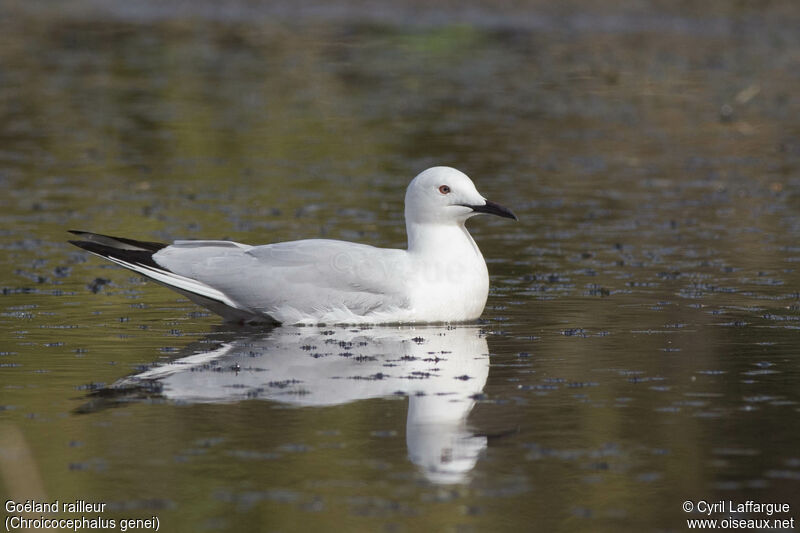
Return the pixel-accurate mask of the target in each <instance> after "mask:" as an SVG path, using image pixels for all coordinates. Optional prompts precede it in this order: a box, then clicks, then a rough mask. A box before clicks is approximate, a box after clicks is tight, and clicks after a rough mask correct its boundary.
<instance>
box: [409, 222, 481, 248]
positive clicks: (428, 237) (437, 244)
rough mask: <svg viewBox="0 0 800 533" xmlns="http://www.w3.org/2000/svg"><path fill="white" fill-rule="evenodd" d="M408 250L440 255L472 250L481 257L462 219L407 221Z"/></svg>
mask: <svg viewBox="0 0 800 533" xmlns="http://www.w3.org/2000/svg"><path fill="white" fill-rule="evenodd" d="M406 232H407V233H408V251H409V253H411V254H415V255H417V254H425V255H442V254H447V255H450V254H454V253H465V252H472V253H474V254H476V255H477V256H478V257H483V256H482V255H481V252H480V250H479V249H478V245H477V244H475V241H474V240H473V238H472V235H470V234H469V231H467V228H466V227H464V222H463V221H453V222H447V223H430V222H426V223H420V222H407V223H406Z"/></svg>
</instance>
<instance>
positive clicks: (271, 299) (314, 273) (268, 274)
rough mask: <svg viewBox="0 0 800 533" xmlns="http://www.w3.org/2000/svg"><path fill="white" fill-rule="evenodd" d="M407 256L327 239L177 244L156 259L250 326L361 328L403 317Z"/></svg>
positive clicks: (405, 307)
mask: <svg viewBox="0 0 800 533" xmlns="http://www.w3.org/2000/svg"><path fill="white" fill-rule="evenodd" d="M407 255H408V254H407V252H406V251H405V250H394V249H385V248H376V247H374V246H368V245H365V244H358V243H351V242H345V241H336V240H328V239H308V240H300V241H292V242H283V243H276V244H266V245H262V246H247V245H241V244H238V243H230V242H219V241H177V242H176V243H175V244H173V245H170V246H167V247H166V248H163V249H162V250H160V251H159V252H157V253H156V254H155V255H153V260H154V261H155V262H156V263H158V264H160V265H162V266H163V267H165V268H166V269H168V270H169V271H171V272H174V273H175V274H178V275H180V276H185V277H187V278H191V279H194V280H197V281H199V282H201V283H204V284H206V285H208V286H210V287H214V288H215V289H217V290H219V291H220V292H222V293H223V294H224V295H225V296H227V297H228V298H229V299H230V300H231V301H232V302H234V303H235V304H236V305H237V307H238V309H239V310H240V311H241V312H243V313H245V314H247V313H249V314H251V315H252V319H258V318H261V319H272V320H273V321H275V322H281V323H289V324H295V323H342V322H347V323H357V322H376V321H387V320H388V321H402V320H403V319H404V318H406V315H407V313H408V312H409V310H410V302H409V300H408V296H407V295H408V291H407V290H406V281H407V280H406V278H405V277H404V275H403V272H404V271H405V270H407V266H408V257H407ZM392 317H394V318H392Z"/></svg>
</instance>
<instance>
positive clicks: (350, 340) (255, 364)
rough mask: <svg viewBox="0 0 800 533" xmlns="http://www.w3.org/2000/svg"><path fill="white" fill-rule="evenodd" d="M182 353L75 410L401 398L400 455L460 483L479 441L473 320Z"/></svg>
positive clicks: (479, 375) (481, 372)
mask: <svg viewBox="0 0 800 533" xmlns="http://www.w3.org/2000/svg"><path fill="white" fill-rule="evenodd" d="M215 338H217V339H218V337H215ZM203 345H204V346H206V348H207V347H208V344H207V343H205V344H203ZM186 351H189V352H190V353H191V355H187V356H185V357H179V358H177V359H175V360H173V361H171V362H169V363H165V364H160V365H157V366H154V367H152V368H150V369H148V370H146V371H144V372H141V373H139V374H135V375H132V376H129V377H126V378H123V379H122V380H120V381H118V382H117V383H115V384H113V385H112V386H111V387H109V388H108V389H104V390H102V391H98V392H96V393H94V397H95V398H94V399H93V401H92V402H91V403H90V404H88V405H87V406H84V408H83V410H84V411H89V410H95V409H97V408H102V407H104V406H106V407H107V406H108V405H109V402H112V403H113V402H115V401H116V400H117V399H119V397H120V396H122V397H126V398H130V397H135V396H137V395H141V394H142V393H144V394H145V395H147V396H152V395H153V393H156V395H157V396H160V397H162V398H166V399H168V400H173V401H180V402H182V403H225V402H236V401H240V400H245V399H254V398H257V399H264V400H271V401H276V402H281V403H284V404H291V405H296V406H309V407H324V406H331V405H340V404H345V403H348V402H353V401H357V400H364V399H368V398H381V397H388V396H392V395H396V394H403V395H406V396H408V398H409V404H408V418H407V423H406V444H407V446H408V455H409V458H410V459H411V461H412V462H413V463H415V464H416V465H418V466H419V467H420V468H421V470H422V471H423V473H424V475H425V476H426V478H427V479H429V480H430V481H431V482H434V483H459V482H463V481H465V480H466V479H467V477H468V475H469V473H470V471H471V470H472V469H473V468H474V467H475V464H476V463H477V461H478V457H479V455H480V454H481V452H482V451H483V450H484V449H485V448H486V445H487V437H486V436H483V435H477V434H475V433H473V432H471V431H470V430H469V429H468V427H467V423H466V419H467V415H468V414H469V413H470V411H471V410H472V408H473V406H474V404H475V400H476V398H477V397H478V396H479V395H480V394H481V392H482V391H483V387H484V386H485V384H486V379H487V377H488V375H489V349H488V346H487V343H486V338H485V337H484V335H483V334H481V332H480V330H479V329H478V328H477V327H474V326H442V327H433V326H430V327H372V328H360V329H349V328H325V327H278V328H275V329H273V330H271V331H268V332H265V331H264V330H259V331H258V332H246V333H242V332H237V333H236V334H234V335H230V334H228V335H226V338H222V339H221V345H219V346H218V347H217V348H216V349H213V350H211V351H203V352H199V353H198V352H197V351H196V350H194V349H193V346H189V347H187V348H186Z"/></svg>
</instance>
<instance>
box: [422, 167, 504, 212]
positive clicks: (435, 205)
mask: <svg viewBox="0 0 800 533" xmlns="http://www.w3.org/2000/svg"><path fill="white" fill-rule="evenodd" d="M481 213H488V214H492V215H498V216H501V217H505V218H513V219H514V220H516V219H517V217H516V216H515V215H514V213H512V212H511V211H510V210H508V209H506V208H505V207H503V206H501V205H498V204H496V203H494V202H490V201H489V200H487V199H486V198H484V197H483V196H481V194H480V193H479V192H478V190H477V189H476V188H475V184H474V183H472V180H471V179H469V177H468V176H467V175H466V174H464V173H463V172H461V171H459V170H456V169H454V168H450V167H432V168H429V169H428V170H425V171H423V172H421V173H420V174H419V175H418V176H417V177H416V178H414V179H413V180H412V181H411V183H410V184H409V185H408V189H406V223H412V224H436V223H444V224H446V223H456V222H458V223H463V222H464V221H465V220H467V219H468V218H469V217H471V216H474V215H479V214H481Z"/></svg>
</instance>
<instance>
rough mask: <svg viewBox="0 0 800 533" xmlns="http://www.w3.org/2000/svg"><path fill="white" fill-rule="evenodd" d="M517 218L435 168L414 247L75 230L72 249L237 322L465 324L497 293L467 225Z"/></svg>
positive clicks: (423, 176) (414, 207)
mask: <svg viewBox="0 0 800 533" xmlns="http://www.w3.org/2000/svg"><path fill="white" fill-rule="evenodd" d="M481 213H488V214H494V215H498V216H501V217H506V218H513V219H515V220H516V216H515V215H514V214H513V213H512V212H511V211H509V210H508V209H506V208H505V207H502V206H500V205H498V204H496V203H494V202H490V201H488V200H486V198H484V197H483V196H481V195H480V193H478V191H477V189H476V188H475V185H474V184H473V183H472V180H470V179H469V177H467V175H466V174H464V173H462V172H460V171H458V170H456V169H454V168H450V167H433V168H429V169H428V170H425V171H424V172H422V173H420V174H419V175H418V176H417V177H416V178H414V179H413V180H412V181H411V183H410V184H409V186H408V189H407V190H406V198H405V218H406V231H407V233H408V249H406V250H400V249H390V248H376V247H374V246H368V245H365V244H357V243H352V242H345V241H337V240H330V239H307V240H300V241H291V242H281V243H275V244H265V245H261V246H250V245H247V244H240V243H237V242H231V241H211V240H191V241H189V240H185V241H175V242H174V243H172V244H170V245H166V244H162V243H156V242H147V241H137V240H133V239H127V238H120V237H111V236H108V235H100V234H97V233H89V232H84V231H72V233H74V234H76V235H78V236H79V237H80V238H81V240H77V241H70V242H71V243H72V244H74V245H76V246H79V247H81V248H83V249H85V250H88V251H89V252H92V253H93V254H96V255H99V256H101V257H104V258H106V259H108V260H110V261H113V262H114V263H117V264H119V265H121V266H123V267H125V268H129V269H131V270H133V271H135V272H138V273H139V274H142V275H144V276H146V277H148V278H150V279H153V280H154V281H157V282H159V283H161V284H163V285H166V286H167V287H169V288H171V289H173V290H176V291H177V292H179V293H181V294H183V295H185V296H186V297H187V298H189V299H190V300H191V301H193V302H195V303H197V304H199V305H201V306H203V307H206V308H207V309H209V310H211V311H213V312H214V313H217V314H219V315H220V316H222V317H223V318H224V319H225V320H227V321H232V322H277V323H284V324H325V323H329V324H345V323H346V324H358V323H361V324H363V323H372V324H378V323H384V324H386V323H431V322H463V321H468V320H474V319H476V318H478V317H479V316H480V315H481V313H482V312H483V308H484V306H485V305H486V298H487V295H488V293H489V273H488V271H487V269H486V262H485V261H484V259H483V255H482V254H481V252H480V250H479V249H478V245H477V244H475V241H474V240H473V239H472V236H471V235H470V234H469V232H468V231H467V229H466V227H465V226H464V223H465V222H466V221H467V219H469V218H470V217H472V216H474V215H477V214H481Z"/></svg>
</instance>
